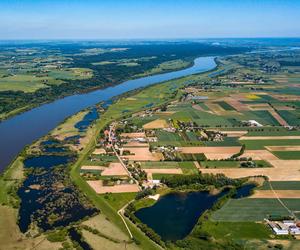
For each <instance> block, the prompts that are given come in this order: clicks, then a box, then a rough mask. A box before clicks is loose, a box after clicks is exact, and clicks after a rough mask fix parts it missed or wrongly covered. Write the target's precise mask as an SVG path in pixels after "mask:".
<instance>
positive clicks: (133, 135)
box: [120, 132, 146, 138]
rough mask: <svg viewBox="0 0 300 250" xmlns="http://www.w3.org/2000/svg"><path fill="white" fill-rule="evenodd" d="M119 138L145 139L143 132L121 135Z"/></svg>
mask: <svg viewBox="0 0 300 250" xmlns="http://www.w3.org/2000/svg"><path fill="white" fill-rule="evenodd" d="M120 136H121V137H124V138H145V137H146V135H145V133H144V132H140V133H121V135H120Z"/></svg>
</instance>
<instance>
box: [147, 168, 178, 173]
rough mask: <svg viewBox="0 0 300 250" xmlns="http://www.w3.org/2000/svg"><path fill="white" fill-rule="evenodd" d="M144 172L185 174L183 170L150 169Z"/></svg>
mask: <svg viewBox="0 0 300 250" xmlns="http://www.w3.org/2000/svg"><path fill="white" fill-rule="evenodd" d="M144 171H145V172H146V173H147V174H148V173H149V174H183V172H182V170H181V168H148V169H144Z"/></svg>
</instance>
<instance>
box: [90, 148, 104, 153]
mask: <svg viewBox="0 0 300 250" xmlns="http://www.w3.org/2000/svg"><path fill="white" fill-rule="evenodd" d="M93 154H94V155H104V154H106V150H105V149H104V148H96V149H95V150H94V152H93Z"/></svg>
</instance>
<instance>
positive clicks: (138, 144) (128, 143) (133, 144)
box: [124, 141, 149, 147]
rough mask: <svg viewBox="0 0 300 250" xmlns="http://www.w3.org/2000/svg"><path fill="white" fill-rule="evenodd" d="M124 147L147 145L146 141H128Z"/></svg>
mask: <svg viewBox="0 0 300 250" xmlns="http://www.w3.org/2000/svg"><path fill="white" fill-rule="evenodd" d="M124 146H126V147H149V144H148V143H143V142H138V141H129V142H127V143H126V144H124Z"/></svg>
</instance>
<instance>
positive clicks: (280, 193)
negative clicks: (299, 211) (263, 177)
mask: <svg viewBox="0 0 300 250" xmlns="http://www.w3.org/2000/svg"><path fill="white" fill-rule="evenodd" d="M274 192H275V193H276V194H275V193H274ZM277 197H278V198H281V199H283V198H290V199H298V198H300V190H274V191H273V190H255V192H254V194H253V195H251V196H250V197H249V198H271V199H274V198H277Z"/></svg>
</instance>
